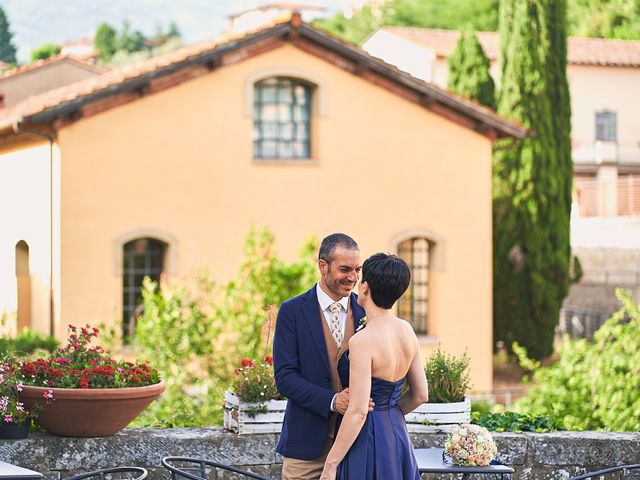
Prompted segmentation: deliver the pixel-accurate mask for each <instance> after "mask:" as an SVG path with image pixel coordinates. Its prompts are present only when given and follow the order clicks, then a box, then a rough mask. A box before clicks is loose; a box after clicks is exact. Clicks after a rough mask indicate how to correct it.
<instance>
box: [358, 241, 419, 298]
mask: <svg viewBox="0 0 640 480" xmlns="http://www.w3.org/2000/svg"><path fill="white" fill-rule="evenodd" d="M362 281H363V282H367V285H368V286H369V290H370V292H371V300H373V303H375V304H376V306H378V307H380V308H387V309H388V308H391V307H393V304H394V303H396V300H398V299H399V298H400V297H401V296H402V294H403V293H404V292H405V291H406V290H407V287H408V286H409V282H410V281H411V270H410V269H409V265H407V263H406V262H405V261H404V260H402V259H401V258H400V257H397V256H395V255H391V254H387V253H376V254H375V255H371V256H370V257H369V258H367V259H366V260H365V261H364V263H363V264H362Z"/></svg>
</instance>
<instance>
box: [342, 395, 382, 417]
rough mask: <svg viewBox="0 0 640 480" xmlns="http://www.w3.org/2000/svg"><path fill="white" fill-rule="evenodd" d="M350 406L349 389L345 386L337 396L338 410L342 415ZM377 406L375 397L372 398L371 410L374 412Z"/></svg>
mask: <svg viewBox="0 0 640 480" xmlns="http://www.w3.org/2000/svg"><path fill="white" fill-rule="evenodd" d="M348 406H349V389H348V388H345V389H344V390H342V391H341V392H340V393H338V396H337V397H336V412H338V413H339V414H340V415H344V414H345V412H346V411H347V407H348ZM375 406H376V404H375V403H373V399H372V398H370V399H369V411H370V412H373V407H375Z"/></svg>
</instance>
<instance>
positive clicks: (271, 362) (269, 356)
mask: <svg viewBox="0 0 640 480" xmlns="http://www.w3.org/2000/svg"><path fill="white" fill-rule="evenodd" d="M264 361H265V362H266V363H267V365H273V357H272V356H271V355H267V356H265V357H264Z"/></svg>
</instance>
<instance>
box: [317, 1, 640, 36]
mask: <svg viewBox="0 0 640 480" xmlns="http://www.w3.org/2000/svg"><path fill="white" fill-rule="evenodd" d="M498 3H499V0H476V1H473V0H438V1H433V0H390V1H387V2H386V3H384V4H383V5H381V6H367V7H365V8H363V9H362V10H359V11H357V12H355V13H354V15H353V16H352V17H351V18H345V16H344V15H342V14H337V15H335V16H333V17H330V18H328V19H324V20H317V21H316V22H315V23H316V25H318V26H319V27H321V28H325V29H327V30H329V31H330V32H332V33H334V34H336V35H338V36H340V37H342V38H343V39H345V40H347V41H350V42H353V43H358V44H359V43H362V42H363V41H364V40H365V39H366V38H367V37H368V36H369V35H371V34H372V33H373V32H374V31H375V30H377V29H378V28H380V27H382V26H400V27H422V28H444V29H449V30H463V29H473V30H476V31H491V32H494V31H497V29H498V10H499V9H498ZM562 3H564V2H562ZM568 5H569V6H568V12H569V14H570V15H569V18H568V22H569V24H568V32H569V34H570V35H575V36H583V37H602V38H620V39H629V40H634V39H635V40H637V39H640V4H639V3H638V0H568Z"/></svg>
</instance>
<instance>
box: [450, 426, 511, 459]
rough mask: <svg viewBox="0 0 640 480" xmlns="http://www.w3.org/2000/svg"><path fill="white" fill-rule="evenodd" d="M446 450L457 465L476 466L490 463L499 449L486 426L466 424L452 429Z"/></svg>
mask: <svg viewBox="0 0 640 480" xmlns="http://www.w3.org/2000/svg"><path fill="white" fill-rule="evenodd" d="M444 451H445V453H446V454H447V455H449V457H450V458H451V461H452V462H453V463H455V464H456V465H463V466H467V467H475V466H485V465H489V464H490V463H491V460H493V459H494V458H495V456H496V453H497V452H498V449H497V448H496V444H495V442H494V441H493V437H491V434H490V433H489V431H488V430H487V429H486V428H484V427H481V426H479V425H471V424H464V425H460V426H456V427H454V428H453V430H451V433H450V434H449V436H448V438H447V441H446V442H445V444H444Z"/></svg>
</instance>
